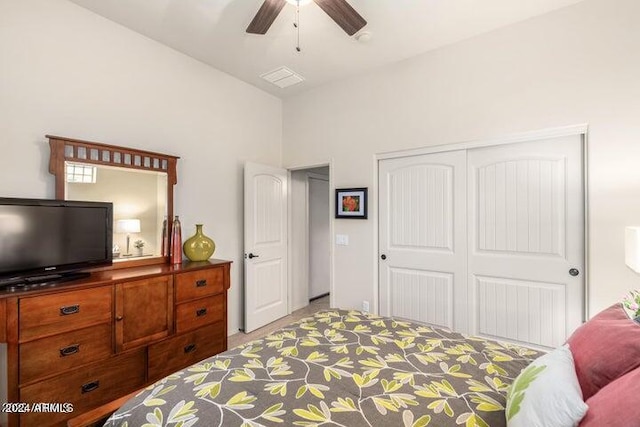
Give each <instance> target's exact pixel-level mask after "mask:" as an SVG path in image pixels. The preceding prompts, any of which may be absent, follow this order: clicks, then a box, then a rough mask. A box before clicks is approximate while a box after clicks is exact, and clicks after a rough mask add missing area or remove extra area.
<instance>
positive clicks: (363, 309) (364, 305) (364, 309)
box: [362, 300, 369, 313]
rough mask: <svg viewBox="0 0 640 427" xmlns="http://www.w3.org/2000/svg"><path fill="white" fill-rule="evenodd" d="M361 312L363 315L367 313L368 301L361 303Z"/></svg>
mask: <svg viewBox="0 0 640 427" xmlns="http://www.w3.org/2000/svg"><path fill="white" fill-rule="evenodd" d="M362 311H364V312H365V313H368V312H369V301H367V300H364V301H362Z"/></svg>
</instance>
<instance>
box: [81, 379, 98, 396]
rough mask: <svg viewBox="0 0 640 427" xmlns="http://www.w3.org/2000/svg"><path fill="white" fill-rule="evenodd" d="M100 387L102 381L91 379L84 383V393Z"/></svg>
mask: <svg viewBox="0 0 640 427" xmlns="http://www.w3.org/2000/svg"><path fill="white" fill-rule="evenodd" d="M98 387H100V381H97V380H96V381H91V382H90V383H86V384H83V385H82V393H89V392H92V391H93V390H95V389H97V388H98Z"/></svg>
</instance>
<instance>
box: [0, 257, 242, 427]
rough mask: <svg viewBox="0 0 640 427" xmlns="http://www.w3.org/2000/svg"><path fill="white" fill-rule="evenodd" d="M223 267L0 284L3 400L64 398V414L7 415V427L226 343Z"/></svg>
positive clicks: (135, 385)
mask: <svg viewBox="0 0 640 427" xmlns="http://www.w3.org/2000/svg"><path fill="white" fill-rule="evenodd" d="M230 266H231V263H230V262H229V261H222V260H211V261H205V262H197V263H194V262H186V263H184V264H180V265H168V264H156V265H150V266H139V267H131V268H124V269H115V270H108V271H100V272H93V273H91V276H90V277H88V278H86V279H82V280H78V281H75V282H71V283H70V284H67V285H65V286H50V287H44V288H40V289H38V290H35V291H28V292H19V293H16V292H10V291H0V320H1V322H0V324H1V325H2V328H0V329H2V331H1V332H0V341H3V342H7V362H8V364H7V367H8V369H7V372H6V375H5V373H4V372H3V373H2V374H0V378H8V384H7V386H8V396H7V400H6V401H8V402H25V403H34V402H52V403H70V404H72V405H73V412H72V413H63V412H60V413H24V414H12V415H10V416H9V426H17V425H20V426H39V427H40V426H59V425H64V424H65V422H66V421H67V420H68V419H70V418H72V417H76V416H79V415H81V414H83V413H85V412H87V411H90V410H93V409H94V408H96V407H99V406H101V405H104V404H106V403H108V402H111V401H113V400H116V399H118V398H120V397H122V396H125V395H126V394H128V393H131V392H133V391H135V390H138V389H140V388H142V387H144V386H145V385H147V384H150V383H152V382H153V381H155V380H158V379H160V378H162V377H164V376H165V375H168V374H170V373H171V372H173V371H175V370H178V369H181V368H183V367H186V366H189V365H191V364H193V363H195V362H198V361H200V360H202V359H204V358H206V357H209V356H212V355H214V354H217V353H219V352H221V351H224V350H226V348H227V290H228V289H229V286H230V281H229V274H230ZM4 310H6V319H5V318H4V317H3V316H2V313H3V311H4ZM5 325H6V330H5ZM5 332H6V340H4V339H2V338H3V336H4V333H5ZM0 424H2V425H5V424H3V423H2V421H0Z"/></svg>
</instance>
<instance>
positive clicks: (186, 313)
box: [176, 294, 225, 334]
mask: <svg viewBox="0 0 640 427" xmlns="http://www.w3.org/2000/svg"><path fill="white" fill-rule="evenodd" d="M224 303H225V295H224V294H220V295H214V296H212V297H206V298H200V299H197V300H195V301H191V302H185V303H182V304H178V305H177V307H176V333H178V334H179V333H182V332H186V331H189V330H191V329H195V328H199V327H200V326H204V325H207V324H209V323H213V322H217V321H220V320H222V319H224V318H225V313H224V308H225V307H224Z"/></svg>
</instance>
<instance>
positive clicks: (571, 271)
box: [569, 268, 580, 277]
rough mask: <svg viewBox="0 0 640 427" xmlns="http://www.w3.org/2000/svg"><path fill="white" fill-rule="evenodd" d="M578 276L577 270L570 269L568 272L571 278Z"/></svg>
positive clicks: (578, 271)
mask: <svg viewBox="0 0 640 427" xmlns="http://www.w3.org/2000/svg"><path fill="white" fill-rule="evenodd" d="M578 274H580V270H578V269H577V268H572V269H570V270H569V275H571V276H574V277H575V276H577V275H578Z"/></svg>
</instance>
